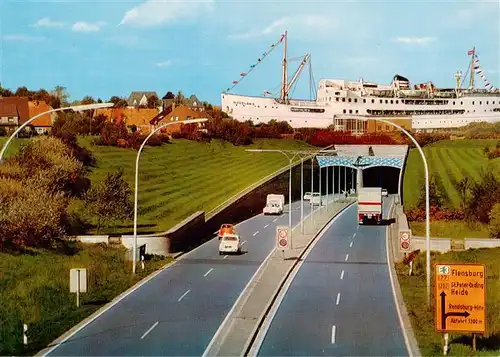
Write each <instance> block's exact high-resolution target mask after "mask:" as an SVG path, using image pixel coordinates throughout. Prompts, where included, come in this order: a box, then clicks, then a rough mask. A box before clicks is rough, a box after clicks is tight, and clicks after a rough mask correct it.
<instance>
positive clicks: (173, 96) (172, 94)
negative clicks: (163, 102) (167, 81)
mask: <svg viewBox="0 0 500 357" xmlns="http://www.w3.org/2000/svg"><path fill="white" fill-rule="evenodd" d="M165 99H175V95H174V93H172V92H170V91H169V92H167V94H165Z"/></svg>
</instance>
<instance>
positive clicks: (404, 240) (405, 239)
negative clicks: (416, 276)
mask: <svg viewBox="0 0 500 357" xmlns="http://www.w3.org/2000/svg"><path fill="white" fill-rule="evenodd" d="M410 247H411V231H410V230H408V229H405V230H400V231H399V250H400V251H401V252H409V251H410Z"/></svg>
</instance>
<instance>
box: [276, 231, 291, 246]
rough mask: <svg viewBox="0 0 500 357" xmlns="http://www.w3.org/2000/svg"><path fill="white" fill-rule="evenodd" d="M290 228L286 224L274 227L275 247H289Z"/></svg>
mask: <svg viewBox="0 0 500 357" xmlns="http://www.w3.org/2000/svg"><path fill="white" fill-rule="evenodd" d="M290 245H291V244H290V230H289V228H288V226H278V227H276V249H281V250H285V249H290Z"/></svg>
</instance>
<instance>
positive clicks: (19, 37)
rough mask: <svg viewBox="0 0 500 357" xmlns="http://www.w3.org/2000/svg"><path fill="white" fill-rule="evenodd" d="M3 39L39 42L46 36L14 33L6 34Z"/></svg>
mask: <svg viewBox="0 0 500 357" xmlns="http://www.w3.org/2000/svg"><path fill="white" fill-rule="evenodd" d="M3 40H4V41H15V42H39V41H43V40H45V38H44V37H39V36H28V35H23V34H12V35H4V36H3Z"/></svg>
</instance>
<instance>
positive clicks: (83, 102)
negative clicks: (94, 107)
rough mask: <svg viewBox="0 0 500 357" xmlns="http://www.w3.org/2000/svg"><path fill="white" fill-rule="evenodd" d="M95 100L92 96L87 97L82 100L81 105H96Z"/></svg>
mask: <svg viewBox="0 0 500 357" xmlns="http://www.w3.org/2000/svg"><path fill="white" fill-rule="evenodd" d="M94 103H95V100H94V98H92V97H91V96H90V95H86V96H85V97H83V98H82V100H81V102H80V104H94Z"/></svg>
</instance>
